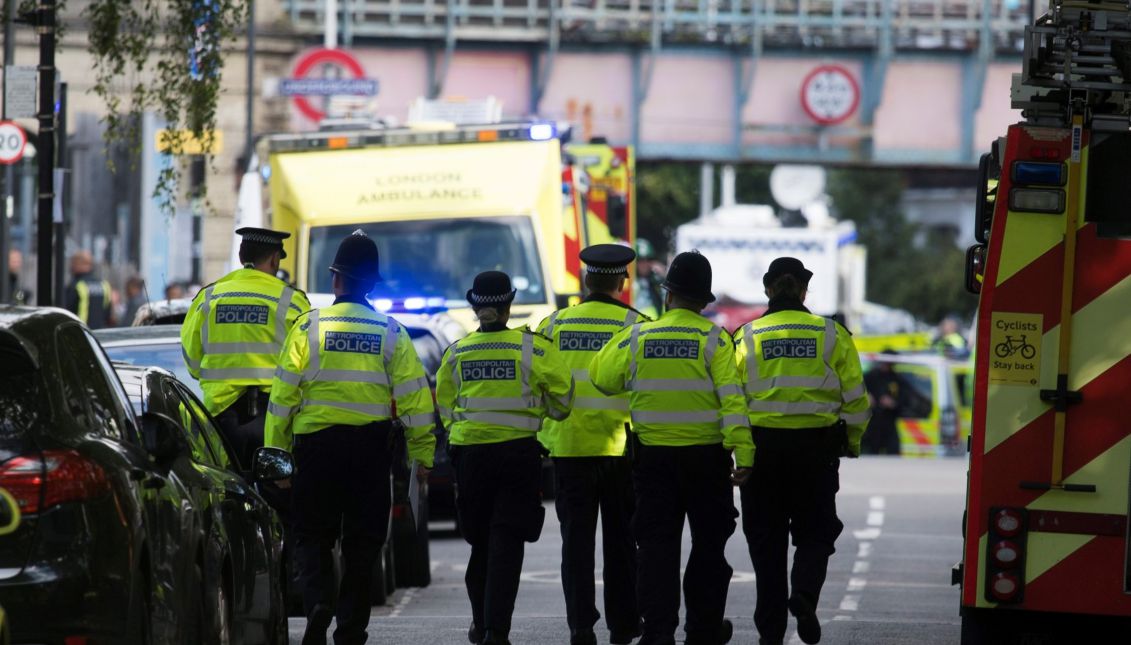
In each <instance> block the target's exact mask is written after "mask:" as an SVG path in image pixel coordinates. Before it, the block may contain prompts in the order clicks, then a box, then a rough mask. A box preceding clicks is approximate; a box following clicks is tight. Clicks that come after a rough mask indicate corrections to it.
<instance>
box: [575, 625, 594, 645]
mask: <svg viewBox="0 0 1131 645" xmlns="http://www.w3.org/2000/svg"><path fill="white" fill-rule="evenodd" d="M569 645H597V634H595V633H593V630H592V629H575V630H573V631H572V632H570V635H569Z"/></svg>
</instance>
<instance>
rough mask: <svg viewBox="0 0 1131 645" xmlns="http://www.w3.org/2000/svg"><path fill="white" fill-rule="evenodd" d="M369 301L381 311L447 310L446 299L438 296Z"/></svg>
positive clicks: (425, 312) (416, 311) (433, 312)
mask: <svg viewBox="0 0 1131 645" xmlns="http://www.w3.org/2000/svg"><path fill="white" fill-rule="evenodd" d="M371 302H372V303H373V307H374V308H375V309H377V311H380V312H381V313H410V314H436V313H441V312H444V311H447V310H448V301H447V300H444V299H443V298H439V297H425V296H409V297H407V298H398V299H395V300H394V299H393V298H376V299H373V300H372V301H371Z"/></svg>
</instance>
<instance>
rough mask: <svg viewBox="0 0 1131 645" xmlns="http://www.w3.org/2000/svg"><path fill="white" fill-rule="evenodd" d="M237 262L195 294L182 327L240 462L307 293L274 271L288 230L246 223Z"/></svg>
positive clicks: (245, 462) (196, 373)
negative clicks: (252, 225)
mask: <svg viewBox="0 0 1131 645" xmlns="http://www.w3.org/2000/svg"><path fill="white" fill-rule="evenodd" d="M236 234H237V235H240V236H241V237H242V238H243V240H242V241H241V242H240V249H239V256H240V262H242V263H243V267H242V268H240V269H236V270H235V271H232V272H231V273H229V274H228V275H226V276H224V277H223V278H220V279H219V280H217V281H216V282H214V283H212V284H210V285H208V286H207V287H206V288H205V289H204V290H203V291H201V292H200V293H198V294H197V296H196V298H194V299H193V301H192V304H191V305H189V311H188V314H187V315H186V316H185V322H184V324H183V325H182V327H181V345H182V350H183V352H184V358H185V365H186V366H187V367H188V371H189V374H191V375H192V377H193V378H195V379H197V380H198V381H200V389H201V390H203V392H204V405H205V407H207V408H208V411H209V412H210V413H212V416H214V417H216V422H217V424H218V425H219V426H220V430H221V431H222V432H223V433H224V436H225V437H226V438H227V439H228V443H229V444H230V445H231V446H232V448H233V449H234V451H235V453H236V458H237V459H238V460H239V463H240V467H241V468H243V469H245V470H246V469H249V468H251V459H252V455H253V454H254V453H255V449H256V448H258V447H259V446H262V445H263V422H264V417H265V415H266V414H267V402H268V399H269V392H270V389H271V381H272V379H273V378H274V377H275V368H276V367H278V365H279V351H280V350H281V349H282V348H283V341H284V340H286V338H287V333H288V332H289V331H290V330H291V328H292V327H293V326H294V324H295V320H296V319H298V316H299V314H302V313H305V312H306V311H308V310H309V309H310V301H309V300H307V299H306V294H305V293H303V292H302V291H299V290H298V289H293V288H291V287H289V286H287V285H286V284H284V283H283V282H282V281H281V280H279V279H278V278H276V277H275V271H277V270H278V268H279V261H280V260H282V259H283V258H285V257H287V253H286V251H284V250H283V240H285V239H287V238H288V237H290V233H280V232H278V231H272V230H270V229H265V228H251V227H245V228H241V229H239V230H237V231H236Z"/></svg>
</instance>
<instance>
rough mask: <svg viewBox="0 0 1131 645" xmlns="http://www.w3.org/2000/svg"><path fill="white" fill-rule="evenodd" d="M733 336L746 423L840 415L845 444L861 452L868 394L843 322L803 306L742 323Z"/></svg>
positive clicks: (810, 423) (797, 424) (776, 424)
mask: <svg viewBox="0 0 1131 645" xmlns="http://www.w3.org/2000/svg"><path fill="white" fill-rule="evenodd" d="M798 307H800V305H798ZM734 341H735V344H736V347H737V349H736V352H735V353H736V355H737V358H738V369H739V372H740V373H741V376H742V387H743V390H744V391H745V393H746V402H747V407H748V409H749V413H750V424H751V425H753V426H758V427H763V428H822V427H828V426H831V425H833V424H835V423H837V421H838V420H840V419H843V420H844V421H845V423H846V424H847V425H848V444H849V448H850V449H851V450H853V452H854V453H855V454H860V437H861V436H862V435H863V434H864V428H865V427H866V426H867V425H868V417H869V416H870V414H869V406H868V395H867V390H865V388H864V375H863V372H862V370H861V369H860V357H859V355H857V353H856V345H855V344H854V343H853V342H852V336H851V335H849V333H848V331H847V330H846V329H845V328H844V327H841V326H840V325H839V324H837V323H836V322H834V321H833V320H831V319H828V318H823V317H821V316H816V315H814V314H811V313H809V312H808V311H806V310H804V308H798V309H785V310H781V311H777V312H774V313H769V314H766V315H764V316H762V317H761V318H759V319H757V320H755V321H753V322H751V323H747V324H746V325H744V326H743V327H742V328H740V329H739V330H738V331H736V332H735V334H734Z"/></svg>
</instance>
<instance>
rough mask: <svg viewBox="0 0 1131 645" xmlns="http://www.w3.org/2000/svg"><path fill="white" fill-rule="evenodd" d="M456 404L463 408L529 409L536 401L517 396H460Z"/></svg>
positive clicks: (536, 405)
mask: <svg viewBox="0 0 1131 645" xmlns="http://www.w3.org/2000/svg"><path fill="white" fill-rule="evenodd" d="M456 405H458V406H459V407H461V408H463V409H465V410H529V409H530V408H535V407H538V401H535V400H533V399H527V398H520V397H517V396H514V397H506V396H461V397H459V399H457V401H456Z"/></svg>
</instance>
